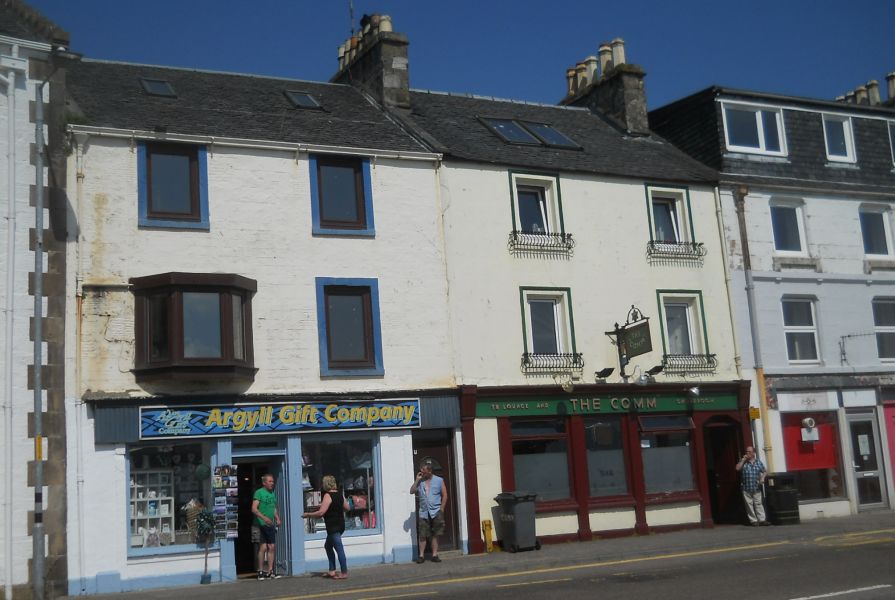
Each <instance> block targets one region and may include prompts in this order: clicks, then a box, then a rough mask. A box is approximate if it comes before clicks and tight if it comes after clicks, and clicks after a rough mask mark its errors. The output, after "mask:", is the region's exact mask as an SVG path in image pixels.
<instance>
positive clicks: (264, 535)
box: [258, 525, 277, 544]
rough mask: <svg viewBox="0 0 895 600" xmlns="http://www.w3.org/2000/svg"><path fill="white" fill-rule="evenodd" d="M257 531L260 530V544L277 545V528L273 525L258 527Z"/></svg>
mask: <svg viewBox="0 0 895 600" xmlns="http://www.w3.org/2000/svg"><path fill="white" fill-rule="evenodd" d="M258 529H260V530H261V543H262V544H276V543H277V528H276V527H274V526H273V525H259V526H258Z"/></svg>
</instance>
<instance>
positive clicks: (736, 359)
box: [714, 185, 743, 379]
mask: <svg viewBox="0 0 895 600" xmlns="http://www.w3.org/2000/svg"><path fill="white" fill-rule="evenodd" d="M714 192H715V221H717V223H718V240H719V241H720V242H721V262H722V263H724V289H725V291H726V292H727V312H728V313H729V314H730V335H731V341H732V342H733V363H734V365H735V366H736V370H737V379H742V378H743V374H742V364H743V359H742V357H741V356H740V345H739V343H738V342H737V326H736V320H735V319H734V316H733V315H734V312H733V294H731V293H730V287H731V285H732V283H733V282H732V280H731V276H730V265H729V264H728V259H729V257H728V254H727V244H726V243H725V241H724V215H723V214H722V213H721V193H720V191H719V190H718V186H717V185H716V186H715V189H714Z"/></svg>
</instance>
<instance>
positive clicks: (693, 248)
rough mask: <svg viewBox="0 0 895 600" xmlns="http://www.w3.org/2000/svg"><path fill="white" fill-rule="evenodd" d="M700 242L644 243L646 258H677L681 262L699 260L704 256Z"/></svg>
mask: <svg viewBox="0 0 895 600" xmlns="http://www.w3.org/2000/svg"><path fill="white" fill-rule="evenodd" d="M706 252H707V251H706V249H705V244H703V243H702V242H657V241H655V240H652V241H649V242H647V243H646V255H647V257H648V258H666V259H667V258H671V259H674V258H677V259H681V260H699V259H701V258H703V257H704V256H705V255H706Z"/></svg>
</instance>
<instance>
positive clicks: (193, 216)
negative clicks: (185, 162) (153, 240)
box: [146, 142, 202, 221]
mask: <svg viewBox="0 0 895 600" xmlns="http://www.w3.org/2000/svg"><path fill="white" fill-rule="evenodd" d="M155 154H167V155H177V156H186V157H187V158H189V161H190V212H189V213H179V212H166V211H160V210H158V211H157V210H154V209H153V205H152V157H153V155H155ZM146 217H147V218H148V219H154V220H172V221H201V220H202V215H201V207H200V202H199V147H198V146H195V145H191V144H164V143H158V142H152V143H147V144H146Z"/></svg>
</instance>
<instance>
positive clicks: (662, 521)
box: [646, 502, 702, 527]
mask: <svg viewBox="0 0 895 600" xmlns="http://www.w3.org/2000/svg"><path fill="white" fill-rule="evenodd" d="M700 520H702V515H701V513H700V509H699V503H698V502H694V503H689V504H672V505H668V506H661V507H658V508H647V509H646V523H647V525H649V526H650V527H659V526H662V525H680V524H681V523H699V522H700Z"/></svg>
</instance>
